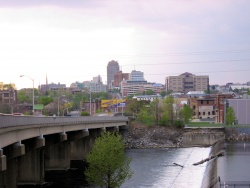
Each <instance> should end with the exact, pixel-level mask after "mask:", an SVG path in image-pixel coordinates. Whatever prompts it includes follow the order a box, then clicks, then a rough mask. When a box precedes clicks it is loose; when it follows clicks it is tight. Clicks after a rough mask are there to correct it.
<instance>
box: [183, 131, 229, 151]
mask: <svg viewBox="0 0 250 188" xmlns="http://www.w3.org/2000/svg"><path fill="white" fill-rule="evenodd" d="M224 139H225V134H224V129H216V130H210V129H205V128H204V129H199V128H197V129H189V131H188V132H186V133H184V134H183V147H193V146H199V147H203V146H211V145H213V144H214V143H216V142H217V141H219V140H224Z"/></svg>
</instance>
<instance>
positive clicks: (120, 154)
mask: <svg viewBox="0 0 250 188" xmlns="http://www.w3.org/2000/svg"><path fill="white" fill-rule="evenodd" d="M87 162H88V164H89V167H88V168H87V170H86V171H85V175H86V178H87V181H88V182H89V183H91V184H94V185H97V186H100V187H107V188H116V187H120V186H121V185H122V184H123V183H124V182H125V180H126V179H129V178H131V177H132V171H131V170H130V167H129V164H130V162H131V159H130V158H128V157H126V155H125V144H124V141H123V139H122V136H121V135H120V134H115V133H110V132H104V133H102V135H101V136H100V137H99V138H97V139H96V141H95V143H94V145H93V148H92V150H91V152H90V153H89V154H88V156H87Z"/></svg>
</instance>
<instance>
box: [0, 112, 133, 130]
mask: <svg viewBox="0 0 250 188" xmlns="http://www.w3.org/2000/svg"><path fill="white" fill-rule="evenodd" d="M121 121H124V122H127V121H128V118H127V117H125V116H116V117H114V116H94V117H93V116H82V117H58V116H55V117H34V116H11V115H0V129H1V128H6V127H15V126H27V125H29V126H31V125H55V124H62V125H63V124H65V125H66V124H86V123H88V124H91V123H107V122H121Z"/></svg>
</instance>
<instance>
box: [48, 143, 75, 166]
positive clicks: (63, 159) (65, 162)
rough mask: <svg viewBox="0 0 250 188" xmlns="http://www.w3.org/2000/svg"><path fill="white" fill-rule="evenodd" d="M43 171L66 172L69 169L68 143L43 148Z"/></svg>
mask: <svg viewBox="0 0 250 188" xmlns="http://www.w3.org/2000/svg"><path fill="white" fill-rule="evenodd" d="M44 158H45V170H67V169H69V168H70V143H69V142H60V143H58V144H55V145H52V146H50V147H48V148H45V156H44Z"/></svg>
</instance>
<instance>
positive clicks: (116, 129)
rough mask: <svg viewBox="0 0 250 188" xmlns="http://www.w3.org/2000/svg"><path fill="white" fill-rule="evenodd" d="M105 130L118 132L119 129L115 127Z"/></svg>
mask: <svg viewBox="0 0 250 188" xmlns="http://www.w3.org/2000/svg"><path fill="white" fill-rule="evenodd" d="M106 130H107V131H109V132H119V127H118V126H116V127H107V128H106Z"/></svg>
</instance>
